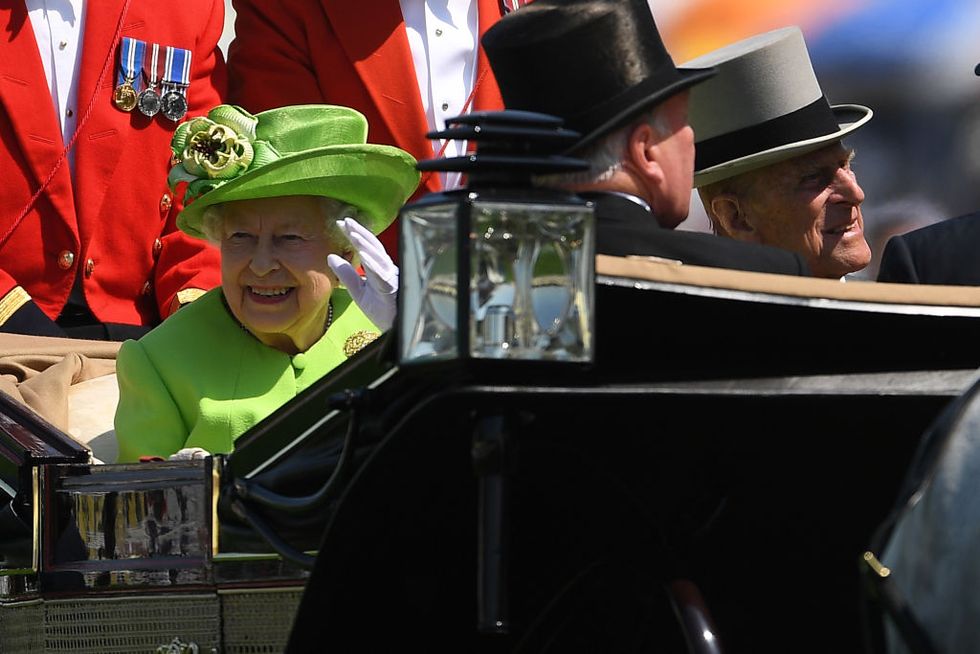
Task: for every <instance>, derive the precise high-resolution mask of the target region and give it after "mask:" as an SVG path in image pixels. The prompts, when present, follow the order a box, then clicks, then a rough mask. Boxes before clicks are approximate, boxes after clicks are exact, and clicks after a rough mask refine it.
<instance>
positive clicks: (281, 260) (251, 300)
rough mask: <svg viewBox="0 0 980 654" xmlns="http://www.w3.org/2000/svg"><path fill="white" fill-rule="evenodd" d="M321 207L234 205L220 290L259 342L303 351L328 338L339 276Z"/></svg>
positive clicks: (299, 200)
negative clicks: (334, 268) (331, 260)
mask: <svg viewBox="0 0 980 654" xmlns="http://www.w3.org/2000/svg"><path fill="white" fill-rule="evenodd" d="M321 206H322V205H321V204H320V202H319V200H318V199H317V198H314V197H311V196H290V197H280V198H261V199H255V200H240V201H237V202H229V203H228V204H227V205H226V207H225V213H224V224H223V233H222V238H221V288H222V290H223V291H224V294H225V298H226V299H227V301H228V306H229V308H230V309H231V312H232V313H233V314H234V315H235V318H237V319H238V321H239V322H240V323H241V324H242V325H244V326H245V327H246V328H247V329H248V330H249V331H250V332H251V333H252V334H254V335H255V337H256V338H258V339H259V340H260V341H262V342H263V343H265V344H266V345H269V346H271V347H275V348H277V349H280V350H283V351H285V352H302V351H304V350H306V349H307V348H309V347H310V346H311V345H312V344H313V343H315V342H316V341H317V340H319V338H320V337H321V336H322V335H323V332H324V327H325V324H326V320H327V307H328V304H329V299H330V294H331V292H332V291H333V288H334V286H335V285H336V283H337V278H336V276H335V275H334V274H333V272H332V271H331V270H330V268H329V267H328V266H327V255H328V254H331V253H332V252H334V250H333V249H332V244H331V243H330V241H329V240H328V237H327V231H326V229H325V228H324V220H326V216H324V215H323V210H322V208H321Z"/></svg>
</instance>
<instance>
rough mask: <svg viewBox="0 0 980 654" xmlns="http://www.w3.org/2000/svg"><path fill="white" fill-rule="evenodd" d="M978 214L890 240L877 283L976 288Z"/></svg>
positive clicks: (979, 273)
mask: <svg viewBox="0 0 980 654" xmlns="http://www.w3.org/2000/svg"><path fill="white" fill-rule="evenodd" d="M978 249H980V212H977V213H971V214H969V215H966V216H960V217H959V218H951V219H949V220H945V221H943V222H941V223H937V224H935V225H929V226H928V227H923V228H922V229H917V230H915V231H912V232H909V233H908V234H901V235H899V236H893V237H892V238H891V239H890V240H889V241H888V245H886V246H885V252H884V254H883V255H882V256H881V266H880V267H879V269H878V281H879V282H898V283H903V284H953V285H960V286H976V285H980V256H977V250H978Z"/></svg>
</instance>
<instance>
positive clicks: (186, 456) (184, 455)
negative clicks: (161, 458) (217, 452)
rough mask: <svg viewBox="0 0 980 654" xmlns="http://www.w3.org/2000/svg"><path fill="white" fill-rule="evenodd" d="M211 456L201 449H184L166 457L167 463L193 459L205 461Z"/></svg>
mask: <svg viewBox="0 0 980 654" xmlns="http://www.w3.org/2000/svg"><path fill="white" fill-rule="evenodd" d="M209 456H211V453H210V452H208V451H207V450H206V449H204V448H203V447H185V448H184V449H182V450H177V451H176V452H174V453H173V454H171V455H170V456H168V457H167V460H168V461H191V460H193V459H206V458H208V457H209Z"/></svg>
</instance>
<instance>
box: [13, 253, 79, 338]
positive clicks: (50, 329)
mask: <svg viewBox="0 0 980 654" xmlns="http://www.w3.org/2000/svg"><path fill="white" fill-rule="evenodd" d="M0 332H5V333H8V334H30V335H32V336H61V337H65V336H67V334H65V332H64V331H63V330H62V329H61V327H59V326H58V324H57V323H55V321H53V320H51V318H49V317H48V316H47V314H45V313H44V312H43V311H41V307H39V306H37V304H35V303H34V300H32V299H31V296H30V295H29V294H28V293H27V291H25V290H24V289H23V288H22V287H21V286H20V285H19V284H18V283H17V281H16V280H15V279H14V278H13V277H11V276H10V275H9V274H7V273H6V272H4V271H3V270H0Z"/></svg>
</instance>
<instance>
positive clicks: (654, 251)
mask: <svg viewBox="0 0 980 654" xmlns="http://www.w3.org/2000/svg"><path fill="white" fill-rule="evenodd" d="M579 195H580V196H582V197H583V198H586V199H588V200H592V201H594V202H595V205H596V221H597V229H596V251H597V252H598V253H599V254H610V255H614V256H618V257H624V256H627V255H630V254H635V255H641V256H654V257H663V258H665V259H676V260H678V261H682V262H684V263H687V264H691V265H695V266H710V267H712V268H731V269H734V270H747V271H750V272H765V273H777V274H781V275H802V276H808V275H809V274H810V269H809V268H808V267H807V265H806V262H805V261H804V260H803V257H801V256H800V255H798V254H796V253H795V252H790V251H788V250H781V249H779V248H774V247H769V246H766V245H756V244H754V243H742V242H740V241H734V240H732V239H729V238H722V237H720V236H714V235H713V234H699V233H696V232H678V231H675V230H672V229H663V228H662V227H660V225H659V224H658V223H657V219H656V218H655V217H654V216H653V214H651V213H650V212H649V211H647V210H646V209H645V208H643V207H641V206H640V205H638V204H637V203H635V202H632V201H630V200H629V199H627V198H624V197H622V196H619V195H613V194H609V193H579Z"/></svg>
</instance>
